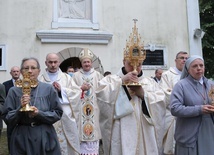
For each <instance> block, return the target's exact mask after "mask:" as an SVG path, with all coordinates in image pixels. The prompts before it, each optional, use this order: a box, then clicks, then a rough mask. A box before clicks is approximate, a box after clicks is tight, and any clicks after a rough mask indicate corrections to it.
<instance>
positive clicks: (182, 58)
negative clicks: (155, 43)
mask: <svg viewBox="0 0 214 155" xmlns="http://www.w3.org/2000/svg"><path fill="white" fill-rule="evenodd" d="M188 58H189V57H178V58H177V59H181V60H184V59H186V60H187V59H188Z"/></svg>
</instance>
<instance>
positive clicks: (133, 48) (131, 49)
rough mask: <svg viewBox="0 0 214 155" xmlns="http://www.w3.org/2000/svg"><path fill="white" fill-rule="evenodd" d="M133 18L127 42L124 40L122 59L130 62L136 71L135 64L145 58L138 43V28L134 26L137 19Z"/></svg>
mask: <svg viewBox="0 0 214 155" xmlns="http://www.w3.org/2000/svg"><path fill="white" fill-rule="evenodd" d="M133 20H134V27H133V28H132V33H131V34H130V36H129V42H127V41H126V48H125V49H124V59H125V60H128V61H129V62H130V65H131V66H133V68H134V70H133V71H134V72H137V66H138V65H139V64H142V63H143V61H144V60H145V59H146V51H145V50H144V45H143V44H141V43H140V40H141V37H140V34H138V29H137V27H136V22H137V19H133ZM124 85H129V86H130V85H134V86H138V85H141V84H139V83H135V82H129V83H124Z"/></svg>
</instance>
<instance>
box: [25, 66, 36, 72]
mask: <svg viewBox="0 0 214 155" xmlns="http://www.w3.org/2000/svg"><path fill="white" fill-rule="evenodd" d="M36 69H38V67H33V66H32V67H25V68H23V70H24V71H29V70H32V71H34V70H36Z"/></svg>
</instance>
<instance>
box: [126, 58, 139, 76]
mask: <svg viewBox="0 0 214 155" xmlns="http://www.w3.org/2000/svg"><path fill="white" fill-rule="evenodd" d="M123 63H124V67H125V70H126V72H132V71H134V67H133V66H132V65H131V62H130V61H128V60H124V61H123ZM136 70H137V72H138V74H139V73H140V72H141V70H142V63H139V64H137V68H136Z"/></svg>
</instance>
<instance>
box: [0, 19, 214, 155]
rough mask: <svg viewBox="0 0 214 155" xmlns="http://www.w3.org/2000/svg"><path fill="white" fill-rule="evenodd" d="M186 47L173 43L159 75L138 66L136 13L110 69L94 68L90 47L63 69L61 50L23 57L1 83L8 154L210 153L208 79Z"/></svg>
mask: <svg viewBox="0 0 214 155" xmlns="http://www.w3.org/2000/svg"><path fill="white" fill-rule="evenodd" d="M188 53H189V52H186V51H178V53H177V55H175V66H172V67H170V68H169V69H168V70H163V73H162V75H161V78H160V79H159V82H156V81H155V80H154V79H153V78H151V77H150V76H149V75H146V74H145V73H144V71H143V67H142V64H143V62H144V61H145V60H146V56H147V53H146V50H145V49H144V45H143V44H142V43H141V37H140V35H139V34H138V29H137V27H136V20H135V21H134V27H133V29H132V33H131V34H130V37H129V40H127V43H126V46H125V49H124V51H123V58H121V63H122V64H123V66H121V67H120V69H119V70H118V72H117V73H115V74H113V73H112V72H110V74H108V75H105V76H104V75H103V74H102V73H100V72H99V71H97V70H96V69H95V68H94V67H93V58H94V53H93V52H92V51H91V50H90V49H88V48H82V50H81V51H80V52H79V54H78V55H79V57H78V58H79V61H80V63H81V66H80V68H79V69H78V70H76V71H74V70H72V74H69V73H70V72H69V73H68V72H67V73H66V72H63V71H62V70H61V68H60V64H61V62H60V57H59V54H58V53H48V54H47V55H46V58H45V62H44V63H45V65H46V68H45V69H42V68H41V67H40V66H41V65H40V63H43V62H39V60H38V59H37V58H35V57H28V58H23V59H22V61H21V64H20V69H19V67H16V69H18V73H19V72H20V73H21V76H20V77H19V74H18V75H17V76H18V78H16V79H15V80H12V86H11V87H10V88H8V87H6V85H3V84H2V85H0V86H2V88H1V87H0V88H1V89H0V103H1V104H0V114H1V118H2V119H3V120H4V122H5V124H6V126H7V130H8V131H7V133H8V135H7V136H8V150H9V154H10V155H211V154H213V152H214V147H213V146H214V132H213V131H214V121H213V120H214V115H213V112H214V105H213V104H212V100H213V99H214V97H213V93H212V91H211V90H213V91H214V88H213V82H212V81H210V80H208V79H207V78H206V77H204V70H205V67H204V60H203V58H202V57H200V56H198V55H189V54H188ZM101 59H105V58H102V57H101ZM67 67H69V66H67ZM69 68H72V67H69ZM11 75H13V74H12V69H11ZM5 91H6V92H7V96H6V93H5Z"/></svg>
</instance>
